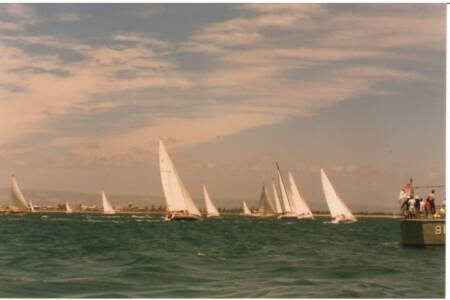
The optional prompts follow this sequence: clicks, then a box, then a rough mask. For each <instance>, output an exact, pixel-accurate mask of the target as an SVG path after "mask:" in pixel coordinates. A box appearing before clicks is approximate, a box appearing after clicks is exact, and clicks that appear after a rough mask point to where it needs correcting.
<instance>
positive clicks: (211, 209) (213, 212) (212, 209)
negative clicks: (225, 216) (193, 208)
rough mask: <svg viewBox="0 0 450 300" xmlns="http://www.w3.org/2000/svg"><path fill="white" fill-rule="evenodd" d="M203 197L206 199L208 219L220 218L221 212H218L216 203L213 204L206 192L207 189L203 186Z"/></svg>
mask: <svg viewBox="0 0 450 300" xmlns="http://www.w3.org/2000/svg"><path fill="white" fill-rule="evenodd" d="M203 195H204V197H205V209H206V216H208V217H218V216H220V214H219V211H218V210H217V208H216V206H215V205H214V203H212V201H211V198H209V194H208V191H207V190H206V187H205V186H203Z"/></svg>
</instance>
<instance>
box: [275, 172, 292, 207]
mask: <svg viewBox="0 0 450 300" xmlns="http://www.w3.org/2000/svg"><path fill="white" fill-rule="evenodd" d="M277 172H278V184H279V185H280V192H281V199H282V203H283V207H282V210H283V213H292V212H293V208H292V205H291V201H290V200H289V196H288V193H287V191H286V186H285V185H284V181H283V178H282V177H281V173H280V167H279V166H278V164H277Z"/></svg>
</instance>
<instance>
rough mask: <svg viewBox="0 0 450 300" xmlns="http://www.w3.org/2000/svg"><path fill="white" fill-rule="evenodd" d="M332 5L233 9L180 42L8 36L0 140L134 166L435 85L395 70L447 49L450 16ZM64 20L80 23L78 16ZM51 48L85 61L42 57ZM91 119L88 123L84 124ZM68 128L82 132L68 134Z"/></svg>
mask: <svg viewBox="0 0 450 300" xmlns="http://www.w3.org/2000/svg"><path fill="white" fill-rule="evenodd" d="M326 7H327V6H326V5H303V4H286V5H281V4H280V5H279V4H273V5H266V4H261V5H259V4H249V5H236V6H234V8H235V11H236V12H238V13H237V15H239V17H233V18H231V19H229V20H225V21H220V22H211V23H206V24H203V25H202V26H199V27H198V28H197V30H196V31H195V32H194V33H193V34H192V35H190V36H187V37H185V38H184V39H181V41H180V42H174V41H170V40H169V39H165V38H162V37H161V35H160V34H156V33H149V34H142V33H137V32H112V33H111V34H109V35H106V36H107V37H109V39H105V40H106V41H103V42H98V43H89V41H87V40H86V41H83V40H78V41H76V40H72V39H69V38H60V37H59V38H57V37H55V36H51V35H25V34H20V35H15V36H10V35H2V36H0V53H2V55H0V99H8V100H9V101H4V102H2V103H1V104H2V110H0V119H2V123H4V124H5V125H4V126H2V127H1V128H0V139H1V140H2V141H5V142H4V143H3V145H6V144H9V145H11V144H13V143H14V142H16V141H27V140H30V142H28V146H29V148H28V149H27V148H26V147H25V146H24V148H21V150H20V151H21V152H27V151H30V152H31V151H33V149H35V144H36V143H37V142H35V140H39V141H40V142H39V143H41V144H42V147H43V149H54V148H58V149H64V151H67V149H71V150H70V155H72V156H71V158H73V157H81V158H83V159H86V160H87V161H90V162H92V161H93V160H95V157H103V158H104V159H112V158H113V157H114V159H121V160H123V161H122V162H121V164H126V156H127V155H131V154H130V153H134V154H133V161H135V160H136V159H138V158H136V155H135V154H136V151H135V150H136V149H141V150H142V149H149V148H152V147H153V146H154V145H155V144H154V143H156V141H157V139H158V138H163V139H165V138H166V139H172V140H173V141H176V142H174V143H173V146H174V147H189V146H192V145H195V144H197V143H204V142H207V141H211V140H214V139H215V138H216V137H217V136H223V135H233V134H237V133H239V132H241V131H243V130H246V129H250V128H255V127H259V126H265V125H270V124H276V123H279V122H282V121H284V120H286V119H287V118H289V117H302V116H311V115H314V114H317V113H318V112H320V110H321V109H324V108H327V107H330V106H332V105H336V104H338V103H341V102H343V101H348V100H349V99H352V97H355V96H356V95H362V94H368V93H371V94H375V93H385V90H383V89H381V88H380V83H386V82H392V81H404V82H411V81H424V80H428V79H429V78H428V77H427V76H425V75H424V74H421V73H420V69H416V70H415V71H412V70H406V69H402V68H400V67H399V65H398V64H396V63H398V62H401V61H408V62H409V63H411V62H412V63H413V62H416V61H419V62H420V61H421V59H422V58H421V57H420V56H410V55H408V56H406V57H405V56H404V55H403V50H405V51H410V50H411V48H410V47H412V46H414V47H419V46H420V45H421V44H423V45H424V48H426V49H433V50H438V51H439V50H440V49H441V48H442V45H444V42H443V41H444V37H445V35H443V34H442V32H441V31H442V30H443V29H442V28H441V27H445V26H444V25H443V24H444V23H443V22H444V21H445V17H442V16H440V17H439V18H434V19H433V20H430V19H429V18H428V16H429V15H431V13H427V14H426V16H427V17H424V16H419V17H417V18H415V17H412V16H410V15H402V14H400V13H399V12H396V14H397V15H396V16H395V18H391V17H389V16H386V15H373V16H371V15H368V16H363V17H361V16H358V15H356V16H350V15H348V14H346V13H338V12H333V11H331V10H330V9H328V8H326ZM12 11H13V12H12V14H13V15H15V16H16V17H19V16H20V17H24V16H25V15H30V14H34V13H33V12H32V11H29V10H27V9H25V8H23V7H16V8H13V9H12ZM64 18H66V21H70V20H73V21H76V20H75V19H76V17H75V16H71V15H70V13H69V14H66V15H65V16H64V17H62V19H64ZM62 19H61V20H62ZM13 24H15V23H13ZM17 24H21V23H20V22H18V23H17ZM421 25H422V26H421ZM4 26H5V27H8V26H11V25H4ZM18 26H19V25H18ZM20 26H22V25H20ZM20 26H19V27H17V28H14V26H12V27H11V28H12V29H13V30H19V28H20ZM0 28H1V24H0ZM411 28H414V30H416V29H417V32H416V35H411V34H410V33H411V30H412V29H411ZM346 41H347V42H346ZM43 46H45V47H51V48H52V49H55V51H56V50H57V51H59V52H64V53H74V54H77V55H79V57H80V59H78V60H73V61H68V60H64V59H62V56H61V55H60V56H58V55H55V53H56V52H48V53H42V52H39V51H37V50H36V49H38V47H43ZM396 47H400V50H401V51H400V50H397V49H396ZM402 47H403V48H402ZM394 48H395V49H394ZM186 52H189V53H198V54H208V55H210V57H209V58H211V61H208V60H202V61H201V63H203V64H205V65H206V68H205V70H201V71H198V70H195V71H191V70H189V69H188V68H184V65H185V64H186V61H183V57H182V55H183V53H186ZM189 63H192V62H190V61H189ZM49 85H50V87H49ZM0 101H1V100H0ZM102 117H103V118H105V121H104V123H105V124H106V125H105V126H100V121H99V120H100V118H102ZM85 121H86V122H87V121H89V122H91V123H86V124H87V125H86V126H81V125H80V124H78V123H80V122H85ZM138 121H139V122H138ZM70 122H73V124H75V125H77V126H75V125H73V124H69V125H68V126H66V127H65V126H62V124H64V125H67V124H68V123H70ZM95 122H97V123H95ZM92 124H96V126H92ZM102 124H103V123H102ZM108 124H109V126H107V125H108ZM70 125H73V127H71V126H70ZM90 126H91V127H90ZM118 127H121V130H118V129H117V128H118ZM67 128H76V129H77V130H67ZM30 137H34V139H35V140H33V139H30ZM37 137H39V139H38V138H37ZM94 145H95V146H94ZM5 149H6V150H5ZM11 149H12V148H11V147H3V151H7V152H8V153H13V150H11ZM133 149H134V150H133ZM61 151H63V150H61ZM130 151H131V152H130ZM138 152H139V151H138ZM62 161H64V160H63V159H62V158H61V160H60V161H59V163H61V164H62ZM340 168H341V169H340V170H350V171H351V170H353V169H351V168H350V169H349V168H347V169H346V168H344V167H340Z"/></svg>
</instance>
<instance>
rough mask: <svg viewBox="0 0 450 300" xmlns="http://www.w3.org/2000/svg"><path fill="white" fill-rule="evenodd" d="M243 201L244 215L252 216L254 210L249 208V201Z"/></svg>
mask: <svg viewBox="0 0 450 300" xmlns="http://www.w3.org/2000/svg"><path fill="white" fill-rule="evenodd" d="M242 203H243V206H244V215H245V216H250V215H251V214H252V212H251V211H250V209H249V208H248V206H247V203H245V201H243V202H242Z"/></svg>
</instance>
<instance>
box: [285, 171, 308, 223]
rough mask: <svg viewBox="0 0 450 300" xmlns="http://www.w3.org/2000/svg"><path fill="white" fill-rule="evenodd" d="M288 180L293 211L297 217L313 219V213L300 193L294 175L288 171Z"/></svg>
mask: <svg viewBox="0 0 450 300" xmlns="http://www.w3.org/2000/svg"><path fill="white" fill-rule="evenodd" d="M289 182H290V187H291V199H292V202H293V203H294V207H293V208H294V211H295V213H296V214H297V218H299V219H314V216H313V213H312V212H311V209H310V208H309V206H308V204H307V203H306V201H305V199H304V198H303V197H302V196H301V195H300V192H299V190H298V187H297V184H296V183H295V180H294V176H292V173H291V172H289Z"/></svg>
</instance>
